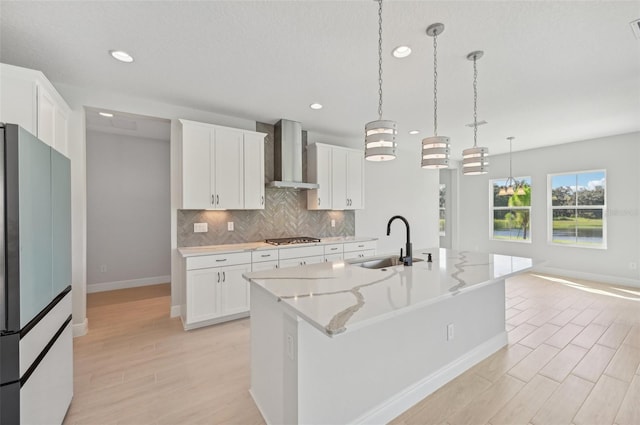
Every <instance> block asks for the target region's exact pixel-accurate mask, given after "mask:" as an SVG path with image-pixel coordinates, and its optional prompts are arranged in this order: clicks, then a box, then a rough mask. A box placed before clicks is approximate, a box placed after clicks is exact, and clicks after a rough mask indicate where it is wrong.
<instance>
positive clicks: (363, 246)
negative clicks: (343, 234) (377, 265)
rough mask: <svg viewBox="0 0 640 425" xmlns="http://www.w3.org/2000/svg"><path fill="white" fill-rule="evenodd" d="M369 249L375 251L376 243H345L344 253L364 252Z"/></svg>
mask: <svg viewBox="0 0 640 425" xmlns="http://www.w3.org/2000/svg"><path fill="white" fill-rule="evenodd" d="M369 249H374V250H375V249H376V241H366V242H347V243H345V244H344V252H350V251H364V250H369Z"/></svg>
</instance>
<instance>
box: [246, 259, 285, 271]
mask: <svg viewBox="0 0 640 425" xmlns="http://www.w3.org/2000/svg"><path fill="white" fill-rule="evenodd" d="M277 268H279V265H278V261H277V260H274V261H262V262H260V263H251V271H252V272H259V271H262V270H273V269H277Z"/></svg>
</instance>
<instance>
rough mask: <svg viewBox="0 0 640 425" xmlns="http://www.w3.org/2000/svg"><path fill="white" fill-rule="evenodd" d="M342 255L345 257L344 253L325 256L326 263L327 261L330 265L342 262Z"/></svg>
mask: <svg viewBox="0 0 640 425" xmlns="http://www.w3.org/2000/svg"><path fill="white" fill-rule="evenodd" d="M342 255H343V254H342V253H339V254H326V255H325V256H324V261H326V262H328V263H330V262H332V261H340V260H342V259H343V258H342Z"/></svg>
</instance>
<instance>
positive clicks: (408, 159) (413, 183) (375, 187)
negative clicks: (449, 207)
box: [307, 131, 440, 254]
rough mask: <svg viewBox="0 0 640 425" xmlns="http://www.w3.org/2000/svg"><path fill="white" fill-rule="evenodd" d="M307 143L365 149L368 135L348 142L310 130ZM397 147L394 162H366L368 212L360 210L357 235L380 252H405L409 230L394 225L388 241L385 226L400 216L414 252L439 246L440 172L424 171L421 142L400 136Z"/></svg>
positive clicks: (394, 223)
mask: <svg viewBox="0 0 640 425" xmlns="http://www.w3.org/2000/svg"><path fill="white" fill-rule="evenodd" d="M363 134H364V131H363ZM307 143H309V144H311V143H327V144H331V145H338V146H345V147H349V148H354V149H364V135H363V138H362V139H345V138H341V137H337V136H331V135H323V134H321V133H318V132H314V131H309V132H308V133H307ZM398 146H399V153H398V156H397V158H396V159H395V160H393V161H386V162H372V161H365V170H364V174H365V185H364V186H365V198H364V204H365V209H364V210H356V235H357V236H372V237H377V238H378V252H379V253H397V254H399V253H400V248H404V245H405V230H404V225H403V224H402V223H401V222H397V221H394V222H393V224H392V226H391V235H390V236H387V222H388V221H389V219H390V218H391V217H393V216H394V215H402V216H404V217H405V218H406V219H407V220H408V221H409V224H410V226H411V242H412V244H413V247H414V248H415V249H419V248H432V247H437V246H438V245H439V236H438V233H439V232H438V199H439V198H438V197H439V187H440V186H439V173H438V171H436V170H424V169H422V168H421V167H420V149H421V147H422V145H421V144H420V141H419V140H418V141H417V142H416V140H415V138H411V137H406V138H403V137H402V136H400V140H399V142H398ZM414 253H417V252H414Z"/></svg>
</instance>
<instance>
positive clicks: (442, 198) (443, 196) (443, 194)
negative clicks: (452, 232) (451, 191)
mask: <svg viewBox="0 0 640 425" xmlns="http://www.w3.org/2000/svg"><path fill="white" fill-rule="evenodd" d="M446 197H447V185H446V184H441V185H440V236H445V231H444V229H445V224H446V223H447V222H446V218H445V217H446V216H445V212H446V207H447V201H446Z"/></svg>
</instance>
